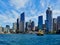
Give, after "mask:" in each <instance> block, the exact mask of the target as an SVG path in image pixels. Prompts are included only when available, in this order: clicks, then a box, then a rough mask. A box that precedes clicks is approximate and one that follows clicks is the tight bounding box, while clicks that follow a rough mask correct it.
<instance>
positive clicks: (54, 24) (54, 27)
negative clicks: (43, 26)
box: [53, 18, 57, 31]
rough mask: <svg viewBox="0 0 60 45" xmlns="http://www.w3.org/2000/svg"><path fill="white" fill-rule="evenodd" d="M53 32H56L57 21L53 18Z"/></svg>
mask: <svg viewBox="0 0 60 45" xmlns="http://www.w3.org/2000/svg"><path fill="white" fill-rule="evenodd" d="M53 31H57V19H56V18H53Z"/></svg>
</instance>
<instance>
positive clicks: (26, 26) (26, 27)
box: [25, 22, 28, 32]
mask: <svg viewBox="0 0 60 45" xmlns="http://www.w3.org/2000/svg"><path fill="white" fill-rule="evenodd" d="M27 31H28V22H26V25H25V32H27Z"/></svg>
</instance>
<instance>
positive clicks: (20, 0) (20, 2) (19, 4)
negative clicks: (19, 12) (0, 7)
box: [10, 0, 29, 9]
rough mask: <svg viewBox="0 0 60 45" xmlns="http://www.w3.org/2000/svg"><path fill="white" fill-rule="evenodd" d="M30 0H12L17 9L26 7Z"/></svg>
mask: <svg viewBox="0 0 60 45" xmlns="http://www.w3.org/2000/svg"><path fill="white" fill-rule="evenodd" d="M28 1H29V0H10V3H11V5H13V6H15V7H16V8H17V9H19V8H24V7H25V5H26V4H27V2H28Z"/></svg>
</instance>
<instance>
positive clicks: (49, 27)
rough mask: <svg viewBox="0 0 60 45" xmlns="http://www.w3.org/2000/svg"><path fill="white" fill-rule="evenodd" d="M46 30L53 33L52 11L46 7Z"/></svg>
mask: <svg viewBox="0 0 60 45" xmlns="http://www.w3.org/2000/svg"><path fill="white" fill-rule="evenodd" d="M46 20H47V21H46V23H47V25H46V29H47V30H48V31H49V32H52V31H53V19H52V10H50V8H49V7H48V9H47V10H46Z"/></svg>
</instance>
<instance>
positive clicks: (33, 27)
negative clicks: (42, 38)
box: [31, 21, 35, 31]
mask: <svg viewBox="0 0 60 45" xmlns="http://www.w3.org/2000/svg"><path fill="white" fill-rule="evenodd" d="M31 30H32V31H34V30H35V24H34V21H32V22H31Z"/></svg>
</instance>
